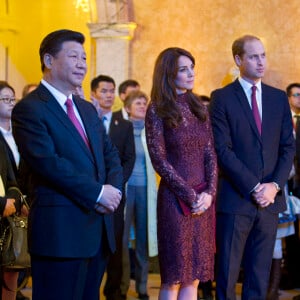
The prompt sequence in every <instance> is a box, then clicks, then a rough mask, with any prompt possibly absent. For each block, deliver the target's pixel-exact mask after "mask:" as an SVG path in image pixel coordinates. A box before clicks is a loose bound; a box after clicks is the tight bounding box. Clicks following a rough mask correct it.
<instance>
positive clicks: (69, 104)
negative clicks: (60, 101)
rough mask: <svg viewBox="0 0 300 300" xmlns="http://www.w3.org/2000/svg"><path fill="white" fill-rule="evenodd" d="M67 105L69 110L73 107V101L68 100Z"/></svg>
mask: <svg viewBox="0 0 300 300" xmlns="http://www.w3.org/2000/svg"><path fill="white" fill-rule="evenodd" d="M65 104H66V107H67V108H70V107H72V106H73V101H72V100H71V99H69V98H68V99H67V100H66V102H65Z"/></svg>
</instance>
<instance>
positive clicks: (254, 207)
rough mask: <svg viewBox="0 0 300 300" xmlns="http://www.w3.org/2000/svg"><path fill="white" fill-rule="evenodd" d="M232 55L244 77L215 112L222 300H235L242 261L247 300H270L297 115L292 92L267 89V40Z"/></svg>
mask: <svg viewBox="0 0 300 300" xmlns="http://www.w3.org/2000/svg"><path fill="white" fill-rule="evenodd" d="M232 53H233V58H234V60H235V63H236V65H237V66H238V68H239V70H240V77H239V78H238V79H237V80H236V81H234V82H233V83H231V84H229V85H227V86H225V87H224V88H222V89H218V90H216V91H214V92H213V93H212V96H211V99H212V100H211V107H210V109H211V120H212V127H213V132H214V138H215V147H216V152H217V155H218V162H219V169H220V176H219V188H218V195H217V247H218V249H217V278H216V281H217V299H219V300H223V299H224V300H225V299H226V300H233V299H236V298H235V284H236V282H237V279H238V274H239V270H240V266H241V262H242V259H243V268H244V282H243V290H242V299H243V300H250V299H253V300H254V299H255V300H265V298H266V293H267V288H268V281H269V273H270V267H271V262H272V254H273V248H274V242H275V236H276V229H277V223H278V213H279V212H282V211H284V210H285V208H286V204H285V199H284V193H283V192H282V189H283V187H284V184H285V183H286V181H287V178H288V174H289V172H290V170H291V166H292V162H293V158H294V139H293V128H292V122H291V113H290V109H289V104H288V100H287V97H286V94H285V92H284V91H281V90H278V89H275V88H273V87H271V86H268V85H265V84H263V83H262V82H261V78H262V77H263V75H264V72H265V67H266V54H265V49H264V46H263V44H262V42H261V41H260V39H259V38H257V37H255V36H250V35H246V36H243V37H241V38H239V39H237V40H236V41H235V42H234V43H233V45H232ZM254 85H255V87H253V86H254Z"/></svg>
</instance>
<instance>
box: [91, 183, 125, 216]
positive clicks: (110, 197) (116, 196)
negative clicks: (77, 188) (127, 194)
mask: <svg viewBox="0 0 300 300" xmlns="http://www.w3.org/2000/svg"><path fill="white" fill-rule="evenodd" d="M121 199H122V193H121V191H120V190H118V189H117V188H115V187H113V186H112V185H110V184H105V185H104V186H103V193H102V196H101V198H100V201H99V202H98V203H96V205H95V209H96V210H97V212H99V213H103V214H108V213H113V212H114V211H115V210H116V209H117V208H118V206H119V204H120V201H121Z"/></svg>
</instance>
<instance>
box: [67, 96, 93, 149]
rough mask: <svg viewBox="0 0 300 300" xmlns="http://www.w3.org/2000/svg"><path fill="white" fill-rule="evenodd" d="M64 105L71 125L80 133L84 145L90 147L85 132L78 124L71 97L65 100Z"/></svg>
mask: <svg viewBox="0 0 300 300" xmlns="http://www.w3.org/2000/svg"><path fill="white" fill-rule="evenodd" d="M65 104H66V107H67V115H68V117H69V118H70V120H71V121H72V123H73V125H74V126H75V127H76V129H77V131H78V133H79V134H80V136H81V137H82V139H83V141H84V143H85V144H86V146H87V147H88V148H89V149H90V143H89V140H88V138H87V136H86V135H85V132H84V130H83V128H82V126H81V124H80V122H79V121H78V119H77V117H76V115H75V112H74V109H73V102H72V100H71V99H67V101H66V103H65Z"/></svg>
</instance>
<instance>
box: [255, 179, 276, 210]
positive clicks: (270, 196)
mask: <svg viewBox="0 0 300 300" xmlns="http://www.w3.org/2000/svg"><path fill="white" fill-rule="evenodd" d="M276 194H277V189H276V187H275V185H274V184H273V183H272V182H268V183H261V184H260V185H259V186H258V187H257V188H256V189H255V190H254V191H253V193H252V195H253V199H254V201H255V202H256V203H257V204H258V205H259V206H260V207H267V206H269V205H270V204H272V203H274V201H275V196H276Z"/></svg>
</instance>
